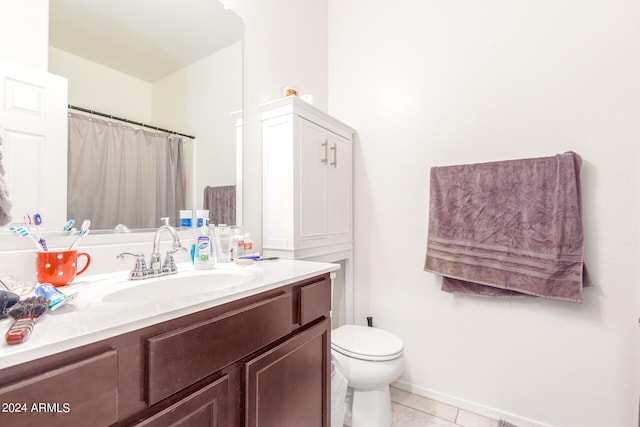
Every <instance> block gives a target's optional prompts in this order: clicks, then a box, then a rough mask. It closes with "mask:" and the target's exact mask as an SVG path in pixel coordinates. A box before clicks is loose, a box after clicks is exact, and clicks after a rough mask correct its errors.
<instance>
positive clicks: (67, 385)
mask: <svg viewBox="0 0 640 427" xmlns="http://www.w3.org/2000/svg"><path fill="white" fill-rule="evenodd" d="M117 366H118V353H117V351H116V350H109V351H107V352H105V353H102V354H99V355H97V356H93V357H89V358H87V359H82V360H80V361H76V362H74V363H68V364H66V365H63V366H62V367H59V368H52V369H48V370H46V371H45V372H44V373H42V374H39V375H36V376H33V377H30V378H26V379H24V380H22V381H20V382H18V383H15V384H9V385H3V386H1V387H0V404H2V407H1V408H0V425H3V426H14V427H20V426H25V427H30V426H47V427H49V426H52V427H55V426H60V427H66V426H73V425H86V426H92V427H100V426H108V425H111V424H113V423H114V422H116V421H117V420H118V371H117Z"/></svg>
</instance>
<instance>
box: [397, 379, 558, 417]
mask: <svg viewBox="0 0 640 427" xmlns="http://www.w3.org/2000/svg"><path fill="white" fill-rule="evenodd" d="M391 386H392V387H396V388H399V389H400V390H404V391H408V392H409V393H413V394H416V395H418V396H422V397H426V398H428V399H432V400H436V401H438V402H442V403H446V404H448V405H452V406H455V407H457V408H460V409H464V410H465V411H469V412H472V413H474V414H478V415H482V416H485V417H488V418H492V419H495V420H500V419H502V420H505V421H508V422H510V423H513V424H515V425H517V426H518V427H554V426H552V425H551V424H545V423H542V422H539V421H534V420H531V419H528V418H524V417H520V416H518V415H515V414H511V413H508V412H505V411H501V410H499V409H495V408H491V407H489V406H486V405H483V404H480V403H476V402H471V401H469V400H464V399H460V398H458V397H455V396H451V395H448V394H444V393H440V392H437V391H434V390H429V389H427V388H424V387H420V386H416V385H413V384H411V383H408V382H406V381H396V382H394V383H393V384H391Z"/></svg>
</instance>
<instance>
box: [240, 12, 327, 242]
mask: <svg viewBox="0 0 640 427" xmlns="http://www.w3.org/2000/svg"><path fill="white" fill-rule="evenodd" d="M231 4H232V7H231V9H232V10H233V11H234V12H236V13H237V14H238V15H240V17H242V18H243V20H244V53H243V54H244V58H243V60H244V100H243V113H244V171H243V172H244V207H243V209H244V224H245V229H246V230H247V231H249V232H251V236H252V238H253V239H254V245H255V246H256V247H260V246H261V245H262V238H261V236H262V134H261V132H262V130H261V122H260V110H259V108H258V107H259V105H261V104H264V103H266V102H269V101H272V100H274V99H277V98H279V97H280V89H281V87H282V86H297V87H298V88H299V89H300V91H301V93H304V94H312V95H313V97H314V103H315V105H316V106H318V107H319V108H321V109H326V107H327V30H328V29H327V28H328V27H327V1H326V0H305V1H298V0H269V1H265V0H233V1H232V2H231ZM254 236H255V237H254Z"/></svg>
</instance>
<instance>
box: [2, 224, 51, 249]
mask: <svg viewBox="0 0 640 427" xmlns="http://www.w3.org/2000/svg"><path fill="white" fill-rule="evenodd" d="M9 231H11V232H12V233H14V234H18V235H20V236H22V237H28V238H30V239H31V241H33V243H35V244H36V248H38V250H39V251H40V252H44V248H43V247H42V245H41V244H40V242H38V241H37V240H36V238H35V237H33V236H32V235H31V233H29V230H27V229H26V228H24V227H9Z"/></svg>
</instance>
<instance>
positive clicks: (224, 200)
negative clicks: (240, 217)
mask: <svg viewBox="0 0 640 427" xmlns="http://www.w3.org/2000/svg"><path fill="white" fill-rule="evenodd" d="M202 207H203V209H207V210H209V223H211V224H227V225H235V224H236V186H235V185H224V186H221V187H209V186H206V187H204V201H203V206H202Z"/></svg>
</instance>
